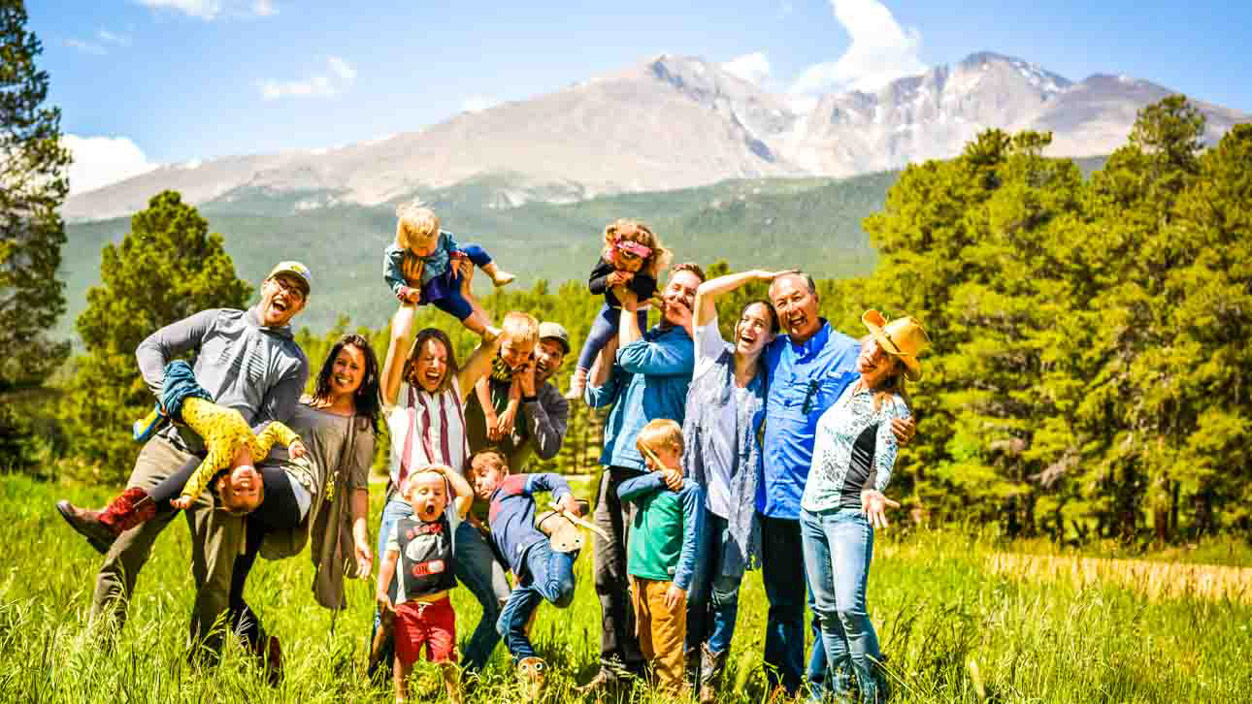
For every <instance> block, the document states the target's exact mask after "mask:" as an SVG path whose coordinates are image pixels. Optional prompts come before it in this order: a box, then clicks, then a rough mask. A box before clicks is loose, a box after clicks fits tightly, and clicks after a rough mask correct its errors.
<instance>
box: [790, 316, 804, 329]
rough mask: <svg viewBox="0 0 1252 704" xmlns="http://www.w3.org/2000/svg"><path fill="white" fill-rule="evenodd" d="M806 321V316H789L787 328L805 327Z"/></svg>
mask: <svg viewBox="0 0 1252 704" xmlns="http://www.w3.org/2000/svg"><path fill="white" fill-rule="evenodd" d="M804 320H805V318H804V315H802V314H799V313H797V314H795V315H789V316H787V327H790V328H799V327H802V326H803V325H804Z"/></svg>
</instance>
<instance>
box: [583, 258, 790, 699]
mask: <svg viewBox="0 0 1252 704" xmlns="http://www.w3.org/2000/svg"><path fill="white" fill-rule="evenodd" d="M703 282H704V272H703V271H701V270H700V267H699V266H696V265H695V264H679V265H677V266H675V267H674V268H673V269H671V270H670V277H669V283H668V284H666V286H665V290H664V291H663V292H662V293H661V299H662V302H663V307H662V309H661V322H660V323H659V324H657V325H656V327H654V328H652V329H651V330H648V331H647V332H646V333H644V332H642V331H641V330H640V329H639V323H638V320H637V318H636V316H635V315H634V313H635V309H636V305H637V301H636V300H635V295H634V293H633V292H631V291H629V290H627V289H621V290H620V291H619V292H616V293H617V297H618V299H619V300H621V303H622V315H621V320H620V323H619V328H618V337H617V340H616V343H617V347H616V350H614V347H613V346H612V343H610V346H607V347H606V348H605V349H604V351H603V352H602V353H601V360H600V361H599V362H597V363H596V365H595V366H594V367H593V368H592V371H591V378H590V379H589V381H588V384H587V390H586V392H585V398H586V401H587V404H588V405H590V406H591V407H593V408H602V407H604V406H609V405H611V406H612V410H611V411H609V417H608V420H607V421H605V425H604V452H603V454H601V456H600V463H601V464H602V465H604V472H603V474H602V475H601V479H600V494H599V499H598V501H597V503H596V508H595V512H594V514H593V519H594V521H595V523H596V525H598V526H599V527H600V528H601V529H603V530H604V531H605V532H606V533H607V534H608V535H609V536H610V538H611V540H608V541H606V540H604V539H602V538H600V537H599V536H595V537H594V538H593V540H594V541H595V552H594V554H593V557H594V564H595V583H596V594H597V595H598V596H599V597H600V610H601V616H602V621H603V623H602V628H601V634H600V672H599V673H598V674H597V675H596V676H595V678H594V679H592V680H591V682H589V683H588V684H587V685H585V686H584V691H593V690H598V689H601V688H603V687H609V686H614V685H616V684H617V682H618V680H619V679H620V678H621V677H622V675H624V674H626V673H631V674H639V673H640V672H641V671H642V668H643V656H642V655H641V654H640V652H639V642H638V640H637V639H636V637H635V627H634V616H633V613H632V611H631V606H630V601H629V599H628V598H627V591H626V586H627V580H628V577H627V574H626V543H627V539H628V533H629V530H630V516H629V512H628V509H627V507H626V506H623V504H622V502H621V500H620V499H619V498H618V493H617V489H618V486H619V485H620V484H621V483H622V482H625V481H627V480H629V479H632V478H634V477H637V476H640V475H642V474H643V473H644V472H645V471H647V470H646V467H645V465H644V461H643V456H642V455H640V454H639V450H638V449H636V447H635V436H636V435H638V434H639V431H640V429H642V428H643V426H645V425H647V423H648V421H651V420H655V419H657V418H668V419H670V420H673V421H677V422H678V424H679V425H681V424H682V422H683V418H684V417H685V415H686V414H685V409H686V402H687V387H688V385H690V384H691V373H692V371H693V370H694V369H695V351H694V349H693V345H692V341H691V340H692V334H691V307H692V305H694V303H695V296H696V289H697V288H699V286H700V284H701V283H703ZM619 288H620V287H619ZM611 355H615V356H611ZM610 358H613V359H615V360H616V363H615V364H613V365H611V366H610V365H608V364H604V363H603V362H604V360H607V359H610ZM797 535H798V534H797Z"/></svg>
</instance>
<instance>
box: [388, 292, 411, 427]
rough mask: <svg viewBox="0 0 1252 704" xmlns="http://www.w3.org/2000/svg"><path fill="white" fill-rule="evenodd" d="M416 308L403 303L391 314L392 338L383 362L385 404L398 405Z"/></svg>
mask: <svg viewBox="0 0 1252 704" xmlns="http://www.w3.org/2000/svg"><path fill="white" fill-rule="evenodd" d="M414 315H415V310H414V309H413V307H412V306H404V305H401V306H400V308H399V309H398V310H397V311H396V313H395V315H393V316H391V339H390V341H389V342H388V344H387V360H386V361H385V362H383V373H382V395H383V405H385V406H394V405H396V397H397V396H398V395H399V394H400V382H401V381H403V380H404V363H405V357H406V356H407V354H408V348H409V336H410V335H412V334H413V320H414Z"/></svg>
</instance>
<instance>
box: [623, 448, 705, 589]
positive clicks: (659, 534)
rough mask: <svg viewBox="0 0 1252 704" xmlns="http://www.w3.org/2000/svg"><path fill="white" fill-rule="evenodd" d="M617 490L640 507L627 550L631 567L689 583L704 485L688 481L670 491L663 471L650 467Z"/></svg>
mask: <svg viewBox="0 0 1252 704" xmlns="http://www.w3.org/2000/svg"><path fill="white" fill-rule="evenodd" d="M618 496H619V497H621V499H622V501H633V502H634V503H635V507H636V508H635V519H634V522H633V523H632V525H631V533H630V544H629V545H628V546H627V551H626V571H627V573H629V574H630V575H631V576H633V577H639V578H641V579H653V580H657V581H665V582H673V583H674V584H676V585H677V586H678V587H679V588H680V589H686V588H687V587H688V586H689V585H690V583H691V576H692V572H694V570H695V561H696V550H697V549H698V546H697V538H698V537H699V526H698V525H697V523H699V522H700V521H701V519H702V517H703V514H702V511H703V507H704V491H703V489H701V488H700V485H699V484H696V483H695V482H692V481H688V482H686V483H685V484H684V485H683V488H682V490H681V491H677V492H675V491H670V490H669V489H666V488H664V483H663V482H662V481H661V475H660V474H659V473H657V472H649V473H648V474H645V475H643V476H640V477H636V478H634V479H631V480H629V481H626V482H623V483H622V485H621V486H620V487H619V488H618Z"/></svg>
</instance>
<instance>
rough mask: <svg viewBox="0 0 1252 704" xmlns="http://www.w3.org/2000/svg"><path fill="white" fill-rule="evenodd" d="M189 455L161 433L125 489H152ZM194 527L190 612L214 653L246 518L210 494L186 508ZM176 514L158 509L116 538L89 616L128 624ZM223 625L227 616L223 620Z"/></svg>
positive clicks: (195, 637) (197, 635)
mask: <svg viewBox="0 0 1252 704" xmlns="http://www.w3.org/2000/svg"><path fill="white" fill-rule="evenodd" d="M190 458H191V455H189V454H187V453H186V452H183V451H182V450H180V449H178V448H177V447H175V446H174V445H173V444H171V443H170V442H169V441H168V440H166V439H165V438H162V437H157V438H153V439H152V440H149V441H148V442H147V443H146V444H145V445H144V446H143V449H142V450H140V452H139V458H138V459H136V460H135V468H134V470H133V471H132V472H131V474H130V479H129V480H128V481H127V483H126V485H127V487H128V488H129V487H141V488H143V489H147V490H151V489H152V488H153V487H155V486H156V485H157V484H159V483H160V482H161V481H162V480H163V479H165V478H166V477H168V476H169V475H170V474H172V473H174V471H176V470H177V469H178V468H179V467H181V466H182V465H183V463H185V462H186V461H187V460H188V459H190ZM183 513H185V514H186V515H187V525H188V527H189V528H190V529H191V574H192V577H193V578H194V579H195V583H196V600H195V606H194V607H193V610H192V613H191V638H192V643H193V644H198V643H199V642H200V640H201V639H204V644H205V645H206V646H207V647H208V648H210V649H211V650H212V651H214V652H217V651H219V650H220V649H221V644H222V631H221V630H214V629H213V626H214V624H215V623H217V621H218V619H219V618H223V617H224V615H225V613H226V608H227V605H228V603H229V600H230V576H231V570H232V569H233V568H234V565H235V556H236V555H238V554H239V552H240V547H241V546H242V544H243V535H244V530H243V518H242V517H240V516H232V515H230V514H229V513H226V512H225V511H221V510H214V508H213V504H212V496H211V495H210V494H209V493H208V492H206V493H204V494H201V495H200V497H199V498H198V499H196V502H195V504H193V505H192V507H191V508H190V509H188V510H186V511H184V512H183ZM175 515H177V514H175V513H169V512H162V513H158V514H157V516H156V517H155V518H153V519H152V520H150V521H148V522H146V523H143V524H141V525H138V526H136V527H134V528H132V529H130V530H128V531H126V532H125V533H122V535H121V536H120V537H118V539H117V542H115V543H113V547H112V549H110V550H109V553H108V554H107V555H106V556H105V558H104V564H103V565H102V566H101V567H100V572H99V573H98V574H97V575H96V590H95V594H94V595H93V596H92V601H91V620H92V622H93V623H96V624H99V625H106V624H103V623H101V622H102V621H107V622H109V623H108V625H109V626H112V627H116V628H121V626H122V625H123V624H124V623H125V622H126V609H127V606H128V604H129V602H130V598H131V595H132V594H133V593H134V591H135V582H136V580H137V579H138V577H139V571H140V570H141V569H143V566H144V563H146V562H147V561H148V557H149V555H151V553H152V545H153V543H155V542H156V538H157V536H158V535H160V533H161V531H163V530H165V527H166V526H168V525H169V524H170V521H172V520H173V519H174V516H175ZM222 623H223V626H222V628H224V627H225V620H224V619H223V622H222Z"/></svg>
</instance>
